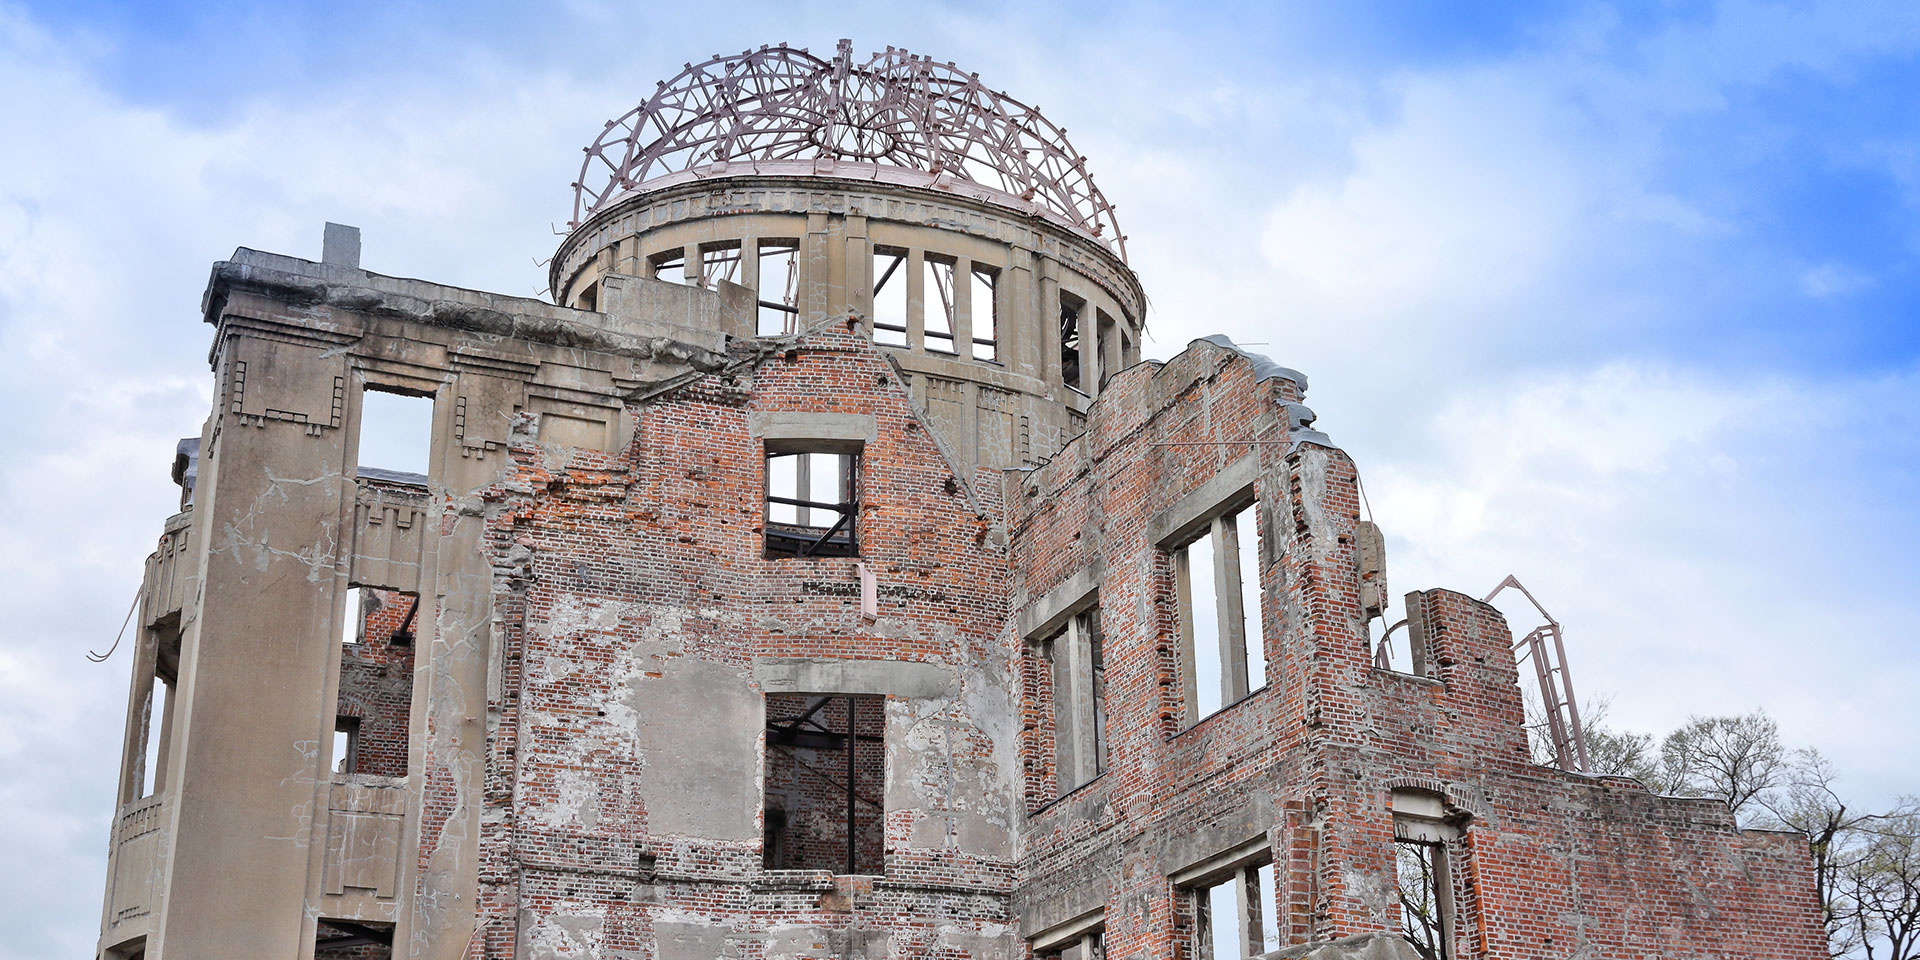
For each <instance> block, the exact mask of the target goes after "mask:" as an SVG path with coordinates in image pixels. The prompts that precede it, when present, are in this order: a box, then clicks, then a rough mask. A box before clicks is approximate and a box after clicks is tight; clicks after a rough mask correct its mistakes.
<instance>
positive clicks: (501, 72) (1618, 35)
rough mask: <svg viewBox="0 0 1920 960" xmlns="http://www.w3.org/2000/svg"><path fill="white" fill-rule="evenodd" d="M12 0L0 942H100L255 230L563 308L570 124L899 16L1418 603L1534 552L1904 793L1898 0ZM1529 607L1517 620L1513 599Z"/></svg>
mask: <svg viewBox="0 0 1920 960" xmlns="http://www.w3.org/2000/svg"><path fill="white" fill-rule="evenodd" d="M716 9H722V10H724V12H723V13H720V14H707V15H702V14H701V11H700V9H699V8H698V7H697V6H696V5H693V4H647V5H631V6H629V5H622V4H612V3H599V2H592V0H575V2H571V3H561V4H550V5H539V6H526V7H522V6H516V5H504V4H485V3H477V4H464V5H460V6H457V7H456V6H434V5H427V4H401V3H352V2H344V3H329V4H325V5H320V4H313V5H305V6H301V5H281V6H278V7H273V8H271V9H267V8H264V7H263V5H259V4H238V3H195V4H178V5H169V4H159V3H154V4H141V5H125V4H114V3H103V2H89V0H67V2H63V3H58V4H53V3H46V4H29V5H26V6H20V5H13V4H7V3H5V2H4V0H0V129H3V130H5V131H7V135H6V136H5V137H4V138H0V402H4V403H5V404H6V405H7V406H8V407H9V408H10V409H11V410H13V411H14V415H13V416H12V417H10V418H8V420H7V422H6V426H5V427H4V428H3V429H4V431H5V433H4V435H3V436H4V438H5V440H6V446H5V448H6V450H7V451H8V456H7V457H6V458H4V461H0V494H3V495H0V532H3V533H4V538H5V539H4V543H5V544H6V546H7V547H8V549H7V550H5V551H0V574H3V575H0V591H4V593H0V596H4V598H5V600H6V602H7V604H8V606H9V608H10V609H11V610H12V611H14V622H13V623H14V625H13V629H11V630H10V631H8V635H7V638H6V640H5V641H4V642H0V809H6V810H7V811H8V812H9V814H10V815H11V821H12V823H11V826H10V829H9V831H7V833H6V835H5V836H0V864H5V865H6V866H7V867H8V868H9V869H6V870H3V871H0V898H5V902H8V903H10V904H13V905H15V909H12V910H9V911H7V912H6V914H5V915H4V916H0V958H11V957H22V958H25V957H42V956H52V955H72V954H75V953H84V952H86V951H88V950H90V949H91V943H92V938H93V934H94V930H95V928H96V925H97V923H98V915H99V893H100V890H101V881H102V876H101V872H102V868H103V866H104V860H103V850H104V845H105V841H106V835H107V832H106V831H107V821H108V816H109V813H110V811H109V809H108V806H109V804H110V802H111V795H112V786H111V784H112V780H113V777H114V767H115V763H116V759H117V750H118V740H119V729H120V724H121V719H122V716H123V711H124V703H125V689H126V671H127V669H128V666H127V661H126V660H125V658H124V654H122V656H120V657H116V659H115V660H113V661H112V662H111V663H109V664H108V665H106V666H104V667H97V666H93V665H90V664H87V663H86V662H85V661H84V660H83V659H82V657H81V653H82V651H83V650H85V649H88V648H96V649H97V648H101V647H103V646H104V645H105V644H106V643H107V642H109V641H110V639H111V637H112V635H113V632H114V630H115V629H116V628H117V627H118V626H119V621H120V618H121V616H122V615H123V614H124V612H125V609H126V604H127V601H128V600H129V599H130V597H131V595H132V593H133V590H134V587H135V586H136V585H137V582H138V578H139V574H140V563H141V558H143V557H144V556H145V554H146V553H147V552H148V551H149V550H150V549H151V548H152V542H153V539H154V538H155V537H156V536H157V534H158V531H159V525H160V521H161V520H162V519H163V518H164V517H165V516H166V515H167V514H168V513H169V512H170V511H171V510H172V504H173V500H174V497H175V491H174V489H173V488H172V486H171V484H170V483H169V482H168V481H167V477H166V468H167V464H168V461H169V459H170V456H171V450H172V446H173V442H174V440H175V439H177V438H178V437H182V436H188V435H192V434H196V433H198V430H199V424H200V422H201V420H202V419H203V418H204V417H205V415H206V411H207V408H208V404H209V399H210V395H211V394H210V389H211V381H210V379H209V375H208V372H207V368H206V366H205V362H206V348H207V338H208V332H209V331H208V330H207V328H205V327H204V326H203V325H202V324H200V323H199V320H198V316H197V306H198V302H199V294H200V291H201V289H202V287H203V286H204V284H205V281H206V276H207V268H208V265H209V264H210V263H211V262H212V261H214V260H217V259H221V258H223V257H225V256H227V255H228V254H229V253H230V252H231V251H232V249H233V248H234V247H236V246H241V245H245V246H251V247H256V248H260V249H266V250H274V251H279V252H284V253H290V254H294V255H301V256H309V257H313V256H317V254H318V252H319V243H320V225H321V223H322V221H324V220H329V219H330V220H335V221H341V222H347V223H354V224H358V225H359V226H361V227H362V228H364V229H365V231H366V234H365V260H366V264H367V266H368V267H369V268H370V269H373V270H376V271H380V272H384V273H391V274H397V275H404V276H418V277H425V278H430V279H434V280H439V281H444V282H449V283H455V284H459V285H463V286H470V287H477V288H481V289H487V290H495V291H500V292H506V293H516V294H527V295H531V294H535V293H536V292H538V291H539V289H540V286H541V284H542V283H543V280H544V274H543V271H542V270H541V269H540V268H539V266H538V265H537V264H538V261H540V260H541V259H543V258H545V257H546V256H548V255H550V254H551V253H552V251H553V248H554V246H555V245H556V243H557V238H556V237H555V236H554V235H553V233H552V230H551V227H552V225H553V224H555V223H557V222H563V221H564V220H565V219H566V217H567V216H568V210H569V201H570V196H569V191H568V190H567V184H568V182H569V181H571V180H572V179H573V178H574V176H575V175H576V173H577V170H578V164H579V157H580V153H579V150H580V147H582V146H583V145H585V144H586V143H587V142H588V141H589V140H590V139H591V138H592V137H593V135H594V133H595V132H596V131H597V130H598V129H599V127H600V124H601V123H602V122H603V121H604V120H606V119H608V118H611V117H614V116H617V115H618V114H620V113H622V112H624V111H625V110H626V109H628V108H629V107H631V106H632V105H633V103H635V102H636V101H637V100H639V99H640V98H641V97H642V96H643V95H644V94H645V93H647V92H648V91H650V90H651V89H652V88H653V85H654V83H655V81H657V80H661V79H665V78H667V77H670V76H671V75H672V74H674V73H675V72H677V70H678V69H679V67H680V64H681V63H682V62H684V61H688V60H698V59H702V58H704V57H706V56H708V55H711V54H714V53H718V52H730V51H737V50H740V49H743V48H746V47H749V46H757V45H759V44H761V43H775V42H781V41H790V42H793V43H797V44H802V45H808V46H811V47H813V48H814V49H816V50H830V49H832V46H833V43H834V41H835V39H837V38H839V37H843V36H845V37H851V38H853V42H854V46H855V49H856V50H857V51H860V52H866V51H869V50H874V49H877V48H880V47H884V46H886V45H888V44H893V45H898V46H905V47H907V48H909V49H912V50H915V51H916V52H920V53H925V54H930V55H933V56H936V57H938V58H940V59H951V60H954V61H956V62H958V63H960V64H962V65H963V66H966V67H967V68H969V69H971V70H977V71H978V72H979V73H980V74H981V76H982V77H983V79H985V80H987V81H988V82H989V83H990V84H992V85H994V86H996V87H999V88H1002V89H1006V90H1008V91H1010V92H1012V93H1013V94H1014V95H1015V96H1017V97H1020V98H1021V99H1023V100H1025V101H1027V102H1029V103H1037V104H1038V105H1040V106H1041V107H1042V108H1043V109H1044V111H1045V112H1046V114H1047V115H1048V116H1049V117H1050V118H1052V119H1053V120H1055V121H1056V122H1059V123H1061V124H1063V125H1064V126H1066V127H1067V129H1068V131H1069V135H1070V136H1071V138H1072V139H1073V141H1074V143H1075V144H1076V146H1078V147H1079V149H1080V150H1081V152H1083V153H1085V154H1086V155H1087V156H1088V157H1089V158H1090V160H1089V162H1090V165H1091V168H1092V170H1093V172H1094V175H1095V177H1096V178H1097V179H1098V180H1099V182H1100V184H1101V186H1102V188H1103V189H1104V190H1105V192H1106V193H1107V195H1108V196H1109V197H1110V198H1111V199H1113V200H1114V201H1115V202H1117V203H1118V204H1119V218H1120V222H1121V224H1122V226H1123V227H1124V229H1125V230H1126V231H1127V233H1128V234H1129V235H1130V236H1131V241H1130V250H1131V252H1132V258H1133V259H1132V262H1133V266H1134V267H1135V268H1136V269H1137V270H1138V271H1139V273H1140V274H1141V277H1142V280H1143V282H1144V283H1145V284H1146V286H1147V289H1148V292H1149V294H1150V296H1151V297H1152V301H1153V309H1152V312H1151V314H1150V316H1149V318H1148V319H1149V325H1150V331H1151V333H1152V340H1151V341H1150V343H1149V352H1150V353H1151V354H1152V355H1154V356H1161V357H1164V356H1167V355H1170V354H1172V353H1174V352H1177V351H1178V350H1179V349H1180V348H1181V347H1182V346H1183V345H1184V344H1185V343H1187V342H1188V341H1189V340H1190V339H1192V338H1194V337H1197V336H1200V335H1204V334H1208V333H1214V332H1225V333H1228V334H1229V335H1232V336H1233V337H1235V338H1236V339H1238V340H1241V341H1243V342H1254V343H1260V344H1263V346H1261V347H1259V348H1258V349H1262V350H1265V351H1266V352H1268V353H1270V354H1272V355H1273V356H1274V358H1275V359H1277V360H1279V361H1280V362H1282V363H1284V364H1287V365H1289V366H1293V367H1297V368H1299V369H1302V370H1305V371H1306V372H1307V373H1308V374H1310V375H1311V377H1312V380H1313V389H1312V392H1311V393H1310V395H1309V397H1308V401H1309V403H1311V404H1312V405H1313V406H1314V407H1315V409H1316V410H1318V411H1319V413H1320V415H1321V420H1320V423H1319V426H1321V427H1322V428H1323V429H1325V430H1326V431H1327V432H1328V433H1330V434H1331V435H1332V436H1333V438H1334V439H1335V440H1336V441H1337V442H1339V443H1341V444H1342V445H1343V446H1344V447H1345V449H1347V450H1348V452H1349V453H1351V454H1352V455H1353V457H1354V458H1355V460H1356V461H1357V462H1358V463H1359V465H1360V467H1361V470H1362V473H1363V476H1364V477H1365V480H1366V484H1367V491H1368V494H1369V498H1370V501H1371V504H1372V507H1373V509H1374V515H1375V518H1376V519H1377V520H1378V521H1379V522H1380V523H1381V525H1382V527H1383V528H1384V529H1385V530H1386V532H1387V533H1388V537H1389V540H1388V546H1389V575H1390V576H1391V578H1392V581H1393V583H1394V585H1395V587H1396V588H1398V589H1400V590H1406V589H1414V588H1422V587H1428V586H1451V587H1455V588H1458V589H1462V590H1465V591H1468V592H1471V593H1475V594H1479V593H1484V592H1485V591H1486V590H1487V589H1489V588H1490V587H1491V586H1492V585H1493V584H1494V583H1496V582H1497V581H1498V580H1499V579H1500V578H1501V577H1502V576H1504V575H1506V574H1507V573H1510V572H1511V573H1516V574H1518V575H1519V576H1520V577H1521V578H1522V579H1523V580H1525V581H1526V582H1527V584H1528V585H1529V586H1530V587H1531V588H1533V590H1534V592H1535V593H1536V594H1537V595H1538V596H1540V597H1541V599H1542V600H1543V601H1544V602H1545V603H1546V604H1547V605H1548V607H1549V608H1550V609H1551V610H1553V612H1554V613H1555V615H1556V616H1558V617H1559V618H1560V619H1561V620H1562V621H1563V622H1565V623H1566V625H1567V630H1568V642H1569V645H1570V646H1569V655H1570V657H1571V659H1572V663H1573V667H1574V670H1575V673H1576V678H1577V679H1578V680H1579V682H1580V686H1581V688H1582V690H1583V691H1584V692H1585V693H1587V694H1588V695H1590V696H1598V695H1609V696H1611V697H1612V698H1613V705H1612V708H1611V720H1612V721H1613V722H1614V723H1615V724H1617V725H1620V726H1626V727H1630V728H1634V729H1641V730H1646V731H1650V732H1656V733H1657V732H1662V731H1664V730H1666V729H1669V728H1671V727H1672V726H1674V725H1675V724H1677V723H1679V722H1681V721H1682V720H1684V719H1685V717H1686V715H1687V714H1688V713H1690V712H1732V711H1743V710H1747V709H1751V708H1753V707H1758V706H1764V707H1765V708H1767V709H1768V710H1769V711H1770V712H1771V713H1772V714H1773V715H1774V716H1775V717H1776V718H1777V719H1778V720H1779V721H1780V724H1781V727H1782V730H1783V732H1784V733H1785V735H1786V736H1787V738H1788V739H1789V740H1790V741H1792V742H1794V743H1796V744H1806V745H1812V746H1817V747H1819V748H1820V749H1822V750H1824V751H1826V752H1827V753H1829V754H1830V755H1831V756H1833V757H1834V759H1835V760H1836V762H1837V763H1838V765H1839V767H1840V769H1841V770H1842V772H1843V773H1844V774H1845V776H1846V780H1845V783H1844V785H1845V786H1846V788H1847V789H1849V790H1851V791H1853V792H1854V793H1855V795H1856V796H1858V797H1859V798H1860V800H1861V802H1862V803H1866V804H1869V805H1871V804H1878V803H1884V802H1885V801H1887V800H1888V799H1890V798H1891V797H1892V796H1894V795H1896V794H1899V793H1903V792H1915V791H1920V771H1916V769H1915V762H1914V761H1915V757H1916V756H1920V751H1917V750H1916V749H1915V748H1914V747H1913V746H1912V745H1913V744H1914V743H1915V742H1920V719H1916V713H1915V711H1914V710H1913V709H1912V708H1911V707H1910V706H1908V704H1909V702H1910V701H1911V699H1912V694H1913V692H1914V690H1915V688H1916V685H1920V667H1917V666H1916V664H1915V662H1914V661H1915V656H1914V655H1915V652H1916V645H1915V644H1914V642H1913V641H1912V640H1911V639H1909V633H1910V630H1911V627H1910V626H1909V625H1910V624H1912V623H1914V622H1916V621H1917V620H1920V600H1916V591H1915V590H1914V588H1913V584H1914V583H1915V582H1916V581H1920V552H1917V550H1916V547H1915V546H1914V544H1916V543H1920V506H1916V505H1915V494H1916V491H1920V482H1916V481H1917V480H1920V477H1917V476H1916V473H1917V472H1920V439H1917V438H1920V429H1917V428H1920V334H1917V333H1916V325H1915V317H1916V312H1917V311H1916V308H1917V307H1920V269H1917V268H1920V98H1916V96H1915V91H1916V90H1920V7H1916V6H1914V5H1911V4H1905V3H1883V4H1870V3H1846V4H1840V3H1797V4H1796V3H1781V4H1765V3H1736V2H1727V3H1715V2H1697V3H1681V2H1675V3H1661V2H1646V3H1639V4H1565V5H1562V4H1538V3H1507V4H1459V3H1439V2H1433V3H1352V2H1342V3H1333V2H1326V3H1291V4H1241V5H1214V6H1206V5H1199V4H1185V5H1181V7H1180V8H1179V9H1178V10H1173V9H1162V8H1159V7H1154V6H1145V5H1129V4H1107V3H1102V4H1089V5H1085V6H1081V7H1074V6H1061V5H1047V4H1036V3H1022V4H1018V5H1005V6H994V5H990V4H981V3H968V4H964V5H958V4H955V5H928V6H917V7H916V6H910V5H905V4H878V3H831V4H826V3H812V4H809V3H781V4H770V5H754V4H730V5H727V6H725V7H724V8H716ZM1508 610H1509V613H1510V614H1512V615H1513V616H1514V618H1515V623H1516V625H1522V626H1524V625H1530V624H1528V623H1523V622H1522V618H1521V616H1520V613H1521V611H1520V610H1519V609H1518V608H1516V607H1512V606H1508Z"/></svg>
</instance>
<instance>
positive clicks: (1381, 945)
mask: <svg viewBox="0 0 1920 960" xmlns="http://www.w3.org/2000/svg"><path fill="white" fill-rule="evenodd" d="M1258 960H1420V952H1419V951H1417V950H1415V949H1414V948H1413V944H1410V943H1408V942H1407V941H1406V940H1405V939H1404V938H1402V937H1401V936H1399V935H1398V934H1392V933H1363V934H1360V935H1359V936H1356V937H1343V938H1341V939H1339V940H1329V941H1327V942H1325V943H1303V944H1300V945H1299V946H1295V947H1288V948H1286V949H1284V950H1275V951H1273V952H1272V953H1263V954H1261V955H1260V956H1259V958H1258Z"/></svg>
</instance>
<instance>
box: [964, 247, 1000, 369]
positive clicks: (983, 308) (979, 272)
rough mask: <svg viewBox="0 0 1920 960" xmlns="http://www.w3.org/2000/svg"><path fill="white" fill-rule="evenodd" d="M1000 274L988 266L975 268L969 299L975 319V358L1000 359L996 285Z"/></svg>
mask: <svg viewBox="0 0 1920 960" xmlns="http://www.w3.org/2000/svg"><path fill="white" fill-rule="evenodd" d="M997 280H998V275H997V274H995V273H994V272H993V271H992V270H990V269H988V268H986V267H974V268H973V291H972V293H973V297H972V299H970V300H969V301H968V304H969V307H970V308H971V316H972V319H973V358H974V359H975V360H998V359H999V350H1000V344H999V341H998V339H997V337H996V327H997V325H996V323H995V320H996V319H997V313H996V301H995V300H994V295H993V291H994V285H995V282H996V281H997Z"/></svg>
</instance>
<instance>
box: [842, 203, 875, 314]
mask: <svg viewBox="0 0 1920 960" xmlns="http://www.w3.org/2000/svg"><path fill="white" fill-rule="evenodd" d="M845 257H846V260H845V264H846V266H845V268H844V269H845V271H846V283H847V307H848V309H850V310H853V311H854V312H856V313H858V314H860V331H861V333H862V334H864V335H865V336H867V337H869V338H871V337H872V336H873V243H872V241H870V240H868V239H867V218H866V217H863V216H860V215H858V214H850V215H848V217H847V241H846V245H845Z"/></svg>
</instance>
